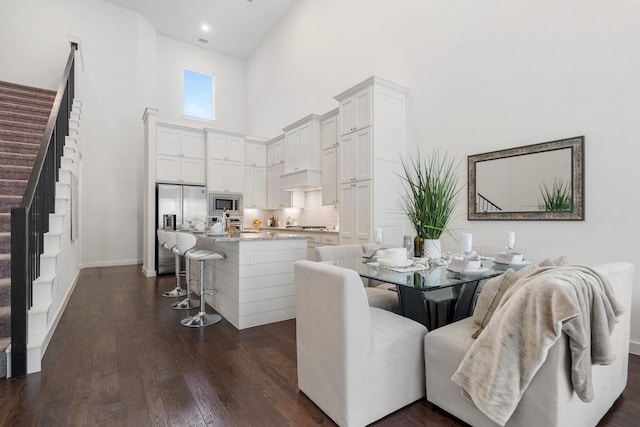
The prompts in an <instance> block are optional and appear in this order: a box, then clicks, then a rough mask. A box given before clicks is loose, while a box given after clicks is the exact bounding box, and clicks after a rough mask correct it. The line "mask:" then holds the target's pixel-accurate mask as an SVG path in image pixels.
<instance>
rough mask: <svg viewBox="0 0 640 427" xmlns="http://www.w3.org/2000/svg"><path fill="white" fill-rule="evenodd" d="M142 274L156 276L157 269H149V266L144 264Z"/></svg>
mask: <svg viewBox="0 0 640 427" xmlns="http://www.w3.org/2000/svg"><path fill="white" fill-rule="evenodd" d="M142 274H144V275H145V277H154V276H155V275H156V271H155V270H147V268H146V267H145V266H144V265H143V266H142Z"/></svg>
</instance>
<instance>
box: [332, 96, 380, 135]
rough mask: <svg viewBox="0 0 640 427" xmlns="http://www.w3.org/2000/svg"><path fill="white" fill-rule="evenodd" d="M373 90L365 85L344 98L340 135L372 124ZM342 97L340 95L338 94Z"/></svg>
mask: <svg viewBox="0 0 640 427" xmlns="http://www.w3.org/2000/svg"><path fill="white" fill-rule="evenodd" d="M371 94H372V90H371V87H364V88H362V89H359V90H357V91H355V93H350V94H349V95H348V96H346V97H344V98H342V100H341V101H339V102H340V135H346V134H348V133H350V132H354V131H356V130H358V129H362V128H364V127H367V126H370V125H371V120H372V96H371ZM338 97H340V95H338ZM338 97H336V98H338Z"/></svg>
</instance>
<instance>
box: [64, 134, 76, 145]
mask: <svg viewBox="0 0 640 427" xmlns="http://www.w3.org/2000/svg"><path fill="white" fill-rule="evenodd" d="M64 145H65V147H66V146H69V147H77V146H78V138H74V137H72V136H65V137H64Z"/></svg>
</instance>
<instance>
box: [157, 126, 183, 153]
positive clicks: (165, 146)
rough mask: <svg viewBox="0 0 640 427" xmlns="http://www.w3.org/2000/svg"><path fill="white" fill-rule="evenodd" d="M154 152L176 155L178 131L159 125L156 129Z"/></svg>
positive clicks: (178, 140) (178, 144)
mask: <svg viewBox="0 0 640 427" xmlns="http://www.w3.org/2000/svg"><path fill="white" fill-rule="evenodd" d="M156 154H158V155H167V156H178V155H179V154H180V131H179V130H178V129H171V128H163V127H159V126H158V128H157V130H156Z"/></svg>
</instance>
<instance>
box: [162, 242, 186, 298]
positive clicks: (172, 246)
mask: <svg viewBox="0 0 640 427" xmlns="http://www.w3.org/2000/svg"><path fill="white" fill-rule="evenodd" d="M158 235H160V234H158ZM163 236H164V239H165V243H166V245H167V246H166V249H169V250H170V251H171V253H172V254H173V255H174V258H175V265H176V287H175V289H174V290H172V291H169V292H163V293H162V296H163V297H167V298H177V297H183V296H185V295H186V294H187V293H186V292H185V290H184V289H182V287H180V256H181V255H183V254H182V253H181V252H180V250H179V249H178V242H177V240H176V233H175V232H174V231H166V230H165V231H163Z"/></svg>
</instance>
